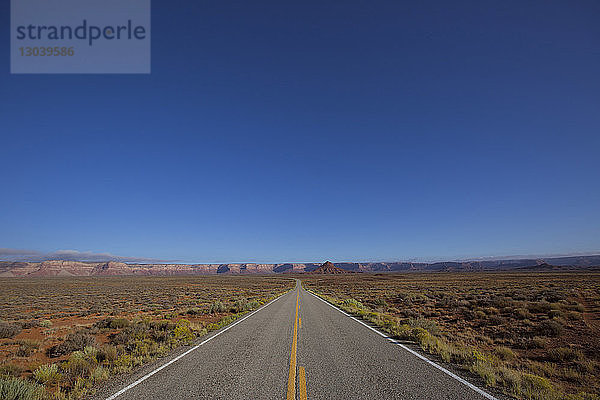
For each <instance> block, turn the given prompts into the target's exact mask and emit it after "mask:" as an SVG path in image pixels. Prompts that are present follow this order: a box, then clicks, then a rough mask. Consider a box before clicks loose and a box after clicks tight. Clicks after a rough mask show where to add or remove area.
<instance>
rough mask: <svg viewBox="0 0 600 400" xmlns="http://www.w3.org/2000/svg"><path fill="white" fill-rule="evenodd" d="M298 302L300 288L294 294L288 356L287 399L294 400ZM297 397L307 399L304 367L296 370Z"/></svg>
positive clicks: (301, 399) (302, 399)
mask: <svg viewBox="0 0 600 400" xmlns="http://www.w3.org/2000/svg"><path fill="white" fill-rule="evenodd" d="M299 303H300V289H298V294H297V295H296V316H295V317H294V338H293V339H292V355H291V357H290V373H289V375H288V386H287V400H296V352H297V349H298V306H299ZM298 398H299V399H300V400H307V394H306V372H305V371H304V367H300V368H299V371H298Z"/></svg>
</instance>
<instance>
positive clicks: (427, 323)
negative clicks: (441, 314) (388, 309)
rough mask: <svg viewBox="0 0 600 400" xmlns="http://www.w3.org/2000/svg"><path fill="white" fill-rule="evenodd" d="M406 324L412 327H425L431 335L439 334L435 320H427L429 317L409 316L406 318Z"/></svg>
mask: <svg viewBox="0 0 600 400" xmlns="http://www.w3.org/2000/svg"><path fill="white" fill-rule="evenodd" d="M408 325H410V326H411V327H413V328H423V329H425V330H426V331H427V332H429V333H431V334H432V335H439V333H440V328H438V326H437V324H436V323H435V321H432V320H429V319H425V318H416V319H415V318H409V319H408Z"/></svg>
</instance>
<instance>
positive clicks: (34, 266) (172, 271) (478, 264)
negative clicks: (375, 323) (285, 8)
mask: <svg viewBox="0 0 600 400" xmlns="http://www.w3.org/2000/svg"><path fill="white" fill-rule="evenodd" d="M483 271H520V272H562V271H600V255H586V256H568V257H549V258H544V259H535V258H530V259H523V258H517V259H498V260H472V261H446V262H434V263H424V262H422V263H418V262H361V263H358V262H344V263H337V264H335V265H334V264H333V263H332V262H330V261H327V262H325V263H324V264H320V265H319V264H318V263H277V264H258V263H256V264H255V263H243V264H138V263H125V262H117V261H108V260H107V261H103V262H87V261H86V262H84V261H73V260H47V261H41V262H40V261H29V262H27V261H0V278H3V277H7V278H8V277H49V276H104V275H142V276H148V275H159V276H171V275H211V274H223V275H251V274H298V273H312V274H323V275H324V274H345V273H361V272H363V273H386V272H415V273H418V272H421V273H425V272H466V273H470V272H483Z"/></svg>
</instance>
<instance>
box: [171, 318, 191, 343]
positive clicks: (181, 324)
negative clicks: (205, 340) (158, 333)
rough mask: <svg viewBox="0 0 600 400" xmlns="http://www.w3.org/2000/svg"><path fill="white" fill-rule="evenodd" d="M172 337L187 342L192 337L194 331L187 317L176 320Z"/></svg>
mask: <svg viewBox="0 0 600 400" xmlns="http://www.w3.org/2000/svg"><path fill="white" fill-rule="evenodd" d="M173 337H175V340H178V341H184V342H189V341H190V340H193V339H194V333H193V332H192V330H191V329H190V321H188V320H187V319H180V320H179V321H177V325H176V326H175V329H174V330H173Z"/></svg>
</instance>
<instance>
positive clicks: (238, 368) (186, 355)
mask: <svg viewBox="0 0 600 400" xmlns="http://www.w3.org/2000/svg"><path fill="white" fill-rule="evenodd" d="M110 389H112V392H110V393H104V395H102V394H100V396H101V397H98V398H101V399H106V400H116V399H118V400H151V399H159V400H160V399H165V400H167V399H168V400H175V399H244V400H247V399H268V400H270V399H287V400H292V399H300V400H305V399H311V400H312V399H344V400H348V399H369V400H373V399H407V400H410V399H430V400H440V399H448V400H450V399H452V400H457V399H465V400H482V399H488V400H495V397H493V396H492V395H490V394H488V393H486V392H484V391H483V390H481V389H479V388H478V387H476V386H474V385H472V384H470V383H468V382H467V381H465V380H464V379H462V378H460V377H458V376H457V375H455V374H453V373H452V372H450V371H448V370H446V369H444V368H443V367H441V366H439V365H438V364H436V363H434V362H432V361H429V360H428V359H427V358H425V357H424V356H422V355H421V354H419V353H417V352H415V351H414V350H412V349H410V348H409V347H407V346H405V345H403V344H400V343H398V342H396V341H394V340H392V339H390V338H388V337H386V335H384V334H383V333H381V332H379V331H377V330H375V329H374V328H372V327H370V326H368V325H367V324H365V323H364V322H362V321H359V320H357V319H355V318H354V317H352V316H350V315H348V314H345V313H344V312H342V311H341V310H339V309H337V308H335V307H333V306H332V305H330V304H329V303H327V302H325V301H324V300H322V299H320V298H319V297H317V296H315V295H314V294H312V293H310V292H308V291H306V290H305V289H304V288H302V286H301V284H300V282H299V281H297V283H296V287H295V289H294V290H292V291H290V292H288V293H286V294H284V295H282V296H280V297H279V298H277V299H275V300H273V301H272V302H270V303H268V304H266V305H265V306H263V307H262V308H260V309H258V310H256V311H254V312H252V313H250V314H247V315H246V316H244V317H243V318H241V319H239V320H237V321H236V322H234V323H233V324H231V325H229V326H227V327H225V328H222V329H221V330H219V331H216V332H213V333H212V334H211V335H209V336H207V337H206V339H204V340H203V341H202V342H201V343H199V344H197V345H196V346H193V347H192V348H190V349H188V350H187V351H185V352H183V353H181V354H179V355H178V356H176V357H174V358H170V359H165V360H161V362H159V363H158V364H154V365H152V366H150V367H148V368H146V369H143V370H142V371H138V372H137V373H136V374H134V375H133V376H131V377H130V381H128V382H124V383H122V384H121V385H120V386H119V387H113V388H110Z"/></svg>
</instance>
